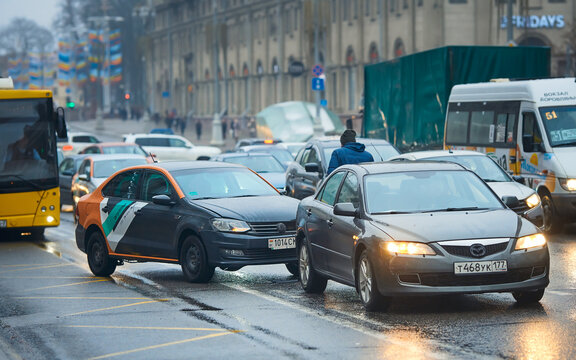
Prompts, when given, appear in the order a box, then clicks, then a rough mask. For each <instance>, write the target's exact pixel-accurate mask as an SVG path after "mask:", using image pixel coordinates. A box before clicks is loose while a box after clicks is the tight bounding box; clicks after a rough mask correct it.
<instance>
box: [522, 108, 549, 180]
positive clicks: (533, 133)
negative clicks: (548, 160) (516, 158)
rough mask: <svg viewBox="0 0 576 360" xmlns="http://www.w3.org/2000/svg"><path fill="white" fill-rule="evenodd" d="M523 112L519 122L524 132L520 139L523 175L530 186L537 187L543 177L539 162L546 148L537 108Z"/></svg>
mask: <svg viewBox="0 0 576 360" xmlns="http://www.w3.org/2000/svg"><path fill="white" fill-rule="evenodd" d="M521 113H522V116H521V117H520V124H519V130H520V131H521V134H522V138H521V139H520V141H519V145H520V151H521V154H522V158H521V159H520V161H521V164H522V165H521V175H522V176H523V177H524V178H525V179H526V181H527V183H528V185H529V186H530V187H535V186H536V185H537V183H538V181H540V178H541V174H540V170H539V164H540V163H541V162H542V160H543V156H542V155H543V154H544V152H545V151H546V150H545V148H544V140H543V138H542V130H541V129H540V125H539V124H538V119H537V116H536V112H535V110H531V109H528V108H524V109H522V112H521Z"/></svg>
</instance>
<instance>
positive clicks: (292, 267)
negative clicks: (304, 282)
mask: <svg viewBox="0 0 576 360" xmlns="http://www.w3.org/2000/svg"><path fill="white" fill-rule="evenodd" d="M286 269H288V271H289V272H290V274H292V275H294V276H298V274H299V266H298V262H289V263H286Z"/></svg>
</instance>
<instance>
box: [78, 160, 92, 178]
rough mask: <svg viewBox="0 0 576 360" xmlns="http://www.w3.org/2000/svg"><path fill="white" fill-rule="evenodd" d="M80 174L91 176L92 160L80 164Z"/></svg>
mask: <svg viewBox="0 0 576 360" xmlns="http://www.w3.org/2000/svg"><path fill="white" fill-rule="evenodd" d="M78 174H85V175H90V160H89V159H86V160H84V161H83V162H82V164H80V167H79V168H78Z"/></svg>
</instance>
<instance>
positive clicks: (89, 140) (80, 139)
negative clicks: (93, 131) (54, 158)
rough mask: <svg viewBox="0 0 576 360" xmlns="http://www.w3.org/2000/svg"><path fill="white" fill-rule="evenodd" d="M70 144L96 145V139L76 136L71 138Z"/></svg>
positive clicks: (88, 136)
mask: <svg viewBox="0 0 576 360" xmlns="http://www.w3.org/2000/svg"><path fill="white" fill-rule="evenodd" d="M72 142H82V143H98V142H99V141H98V139H96V138H95V137H94V136H90V135H76V136H73V137H72Z"/></svg>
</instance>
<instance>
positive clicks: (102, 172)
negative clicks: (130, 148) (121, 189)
mask: <svg viewBox="0 0 576 360" xmlns="http://www.w3.org/2000/svg"><path fill="white" fill-rule="evenodd" d="M146 163H147V160H146V157H145V156H143V155H134V154H116V155H103V154H95V155H89V156H86V157H85V158H84V159H83V160H82V162H81V163H80V166H79V167H78V171H77V172H76V174H75V175H74V176H73V177H72V185H71V188H70V191H71V192H72V200H73V202H72V205H73V206H74V209H76V205H77V204H78V201H79V200H80V198H81V197H82V196H84V195H86V194H90V193H91V192H92V191H94V189H96V188H97V187H98V186H99V185H100V184H102V183H103V182H104V180H106V179H107V178H108V177H109V176H110V175H112V174H114V173H115V172H116V171H118V170H122V169H124V168H127V167H130V166H135V165H142V164H146Z"/></svg>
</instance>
